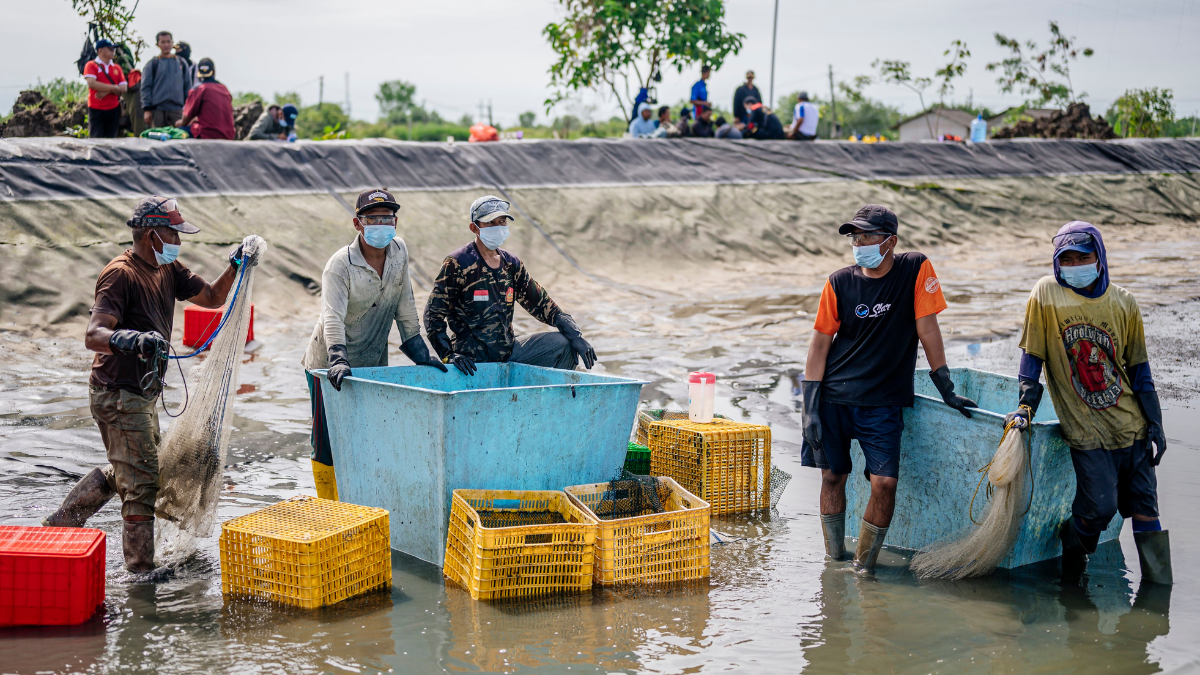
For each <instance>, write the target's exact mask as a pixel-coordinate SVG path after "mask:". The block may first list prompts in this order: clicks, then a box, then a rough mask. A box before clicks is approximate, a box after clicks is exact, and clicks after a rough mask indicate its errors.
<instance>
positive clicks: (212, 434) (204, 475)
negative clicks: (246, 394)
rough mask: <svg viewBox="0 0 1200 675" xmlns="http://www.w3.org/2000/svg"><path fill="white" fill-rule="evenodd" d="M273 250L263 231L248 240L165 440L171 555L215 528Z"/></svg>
mask: <svg viewBox="0 0 1200 675" xmlns="http://www.w3.org/2000/svg"><path fill="white" fill-rule="evenodd" d="M266 250H267V244H266V242H265V241H263V239H262V238H261V237H259V236H257V235H250V236H249V237H246V239H245V240H244V241H243V242H242V254H243V256H244V257H243V264H242V266H241V270H240V271H239V274H240V277H239V279H238V280H237V281H235V285H234V288H235V289H236V294H237V295H236V297H234V296H233V293H234V292H235V291H230V303H229V305H228V307H227V308H226V310H225V316H223V317H222V321H223V324H222V325H221V327H220V329H219V330H220V332H219V333H218V334H217V335H216V337H215V338H214V339H213V341H212V344H211V346H210V347H209V350H208V351H207V352H206V353H204V355H203V361H202V362H201V363H200V364H199V365H197V366H194V367H192V368H191V369H190V371H189V372H188V374H187V405H186V407H185V408H184V410H183V412H182V413H181V414H180V415H179V417H177V418H176V419H175V420H173V421H172V423H171V427H170V429H168V430H167V433H166V435H165V436H164V437H163V440H162V443H160V444H159V446H158V466H159V492H158V502H157V504H156V506H155V516H156V517H157V519H158V525H157V527H156V532H155V540H156V546H155V548H156V549H157V550H158V551H159V553H160V554H161V555H162V556H164V557H170V556H172V555H173V554H180V553H187V552H189V551H190V549H191V548H193V547H194V540H195V539H196V538H200V537H208V536H210V535H211V534H212V529H213V525H214V524H215V521H216V512H217V499H218V497H219V496H220V493H221V486H222V479H223V471H222V469H223V468H224V466H225V453H226V452H227V451H228V450H229V434H230V431H231V424H232V421H233V397H234V393H235V391H236V384H237V380H238V371H239V369H240V367H241V364H242V354H243V352H244V350H245V348H246V333H247V331H248V329H249V327H250V302H251V298H252V297H253V295H254V268H255V266H256V265H257V264H258V262H259V260H260V259H261V257H262V255H263V253H265V252H266Z"/></svg>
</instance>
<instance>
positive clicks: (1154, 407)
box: [1137, 389, 1167, 466]
mask: <svg viewBox="0 0 1200 675" xmlns="http://www.w3.org/2000/svg"><path fill="white" fill-rule="evenodd" d="M1137 397H1138V401H1139V402H1140V403H1141V404H1142V413H1144V414H1145V415H1146V422H1148V425H1147V428H1146V449H1147V450H1149V449H1150V445H1151V444H1154V448H1155V449H1156V450H1157V452H1156V453H1155V454H1154V457H1152V458H1151V459H1150V464H1152V465H1154V466H1158V463H1159V462H1161V461H1162V456H1163V453H1164V452H1166V451H1167V435H1166V434H1165V433H1163V423H1162V407H1161V406H1160V405H1159V404H1158V392H1157V391H1154V390H1153V389H1151V390H1150V391H1143V392H1139V393H1138V395H1137Z"/></svg>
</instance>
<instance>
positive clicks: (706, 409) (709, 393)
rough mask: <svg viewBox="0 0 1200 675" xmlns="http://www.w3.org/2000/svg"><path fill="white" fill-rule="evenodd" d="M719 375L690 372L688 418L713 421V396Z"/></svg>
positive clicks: (703, 422) (706, 421) (701, 422)
mask: <svg viewBox="0 0 1200 675" xmlns="http://www.w3.org/2000/svg"><path fill="white" fill-rule="evenodd" d="M716 390H717V376H716V375H713V374H712V373H701V372H695V373H688V419H689V420H691V421H693V422H699V423H700V424H708V423H709V422H712V421H713V398H714V396H715V394H716Z"/></svg>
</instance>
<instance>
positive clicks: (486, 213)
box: [471, 195, 515, 223]
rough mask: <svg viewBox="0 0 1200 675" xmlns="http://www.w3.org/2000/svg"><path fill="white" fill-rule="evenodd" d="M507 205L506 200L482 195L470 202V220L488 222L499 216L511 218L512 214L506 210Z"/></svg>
mask: <svg viewBox="0 0 1200 675" xmlns="http://www.w3.org/2000/svg"><path fill="white" fill-rule="evenodd" d="M509 206H510V205H509V203H508V202H506V201H504V200H503V199H500V198H499V197H496V196H494V195H484V196H482V197H480V198H479V199H476V200H475V201H474V202H471V222H472V223H490V222H492V221H493V220H495V219H497V218H499V217H500V216H508V217H509V218H512V214H510V213H509V212H508V207H509ZM514 220H515V219H514Z"/></svg>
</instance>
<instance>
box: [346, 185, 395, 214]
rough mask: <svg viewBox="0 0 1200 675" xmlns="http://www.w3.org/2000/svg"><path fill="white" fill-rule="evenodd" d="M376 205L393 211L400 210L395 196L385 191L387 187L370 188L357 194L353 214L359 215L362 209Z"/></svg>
mask: <svg viewBox="0 0 1200 675" xmlns="http://www.w3.org/2000/svg"><path fill="white" fill-rule="evenodd" d="M376 206H386V207H388V208H389V209H391V210H392V213H395V212H397V211H399V210H400V205H399V204H397V203H396V198H395V197H393V196H392V193H390V192H388V191H387V188H372V189H370V190H364V191H363V193H362V194H360V195H359V196H358V203H357V204H355V205H354V215H356V216H361V215H362V212H363V211H366V210H367V209H372V208H375V207H376Z"/></svg>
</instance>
